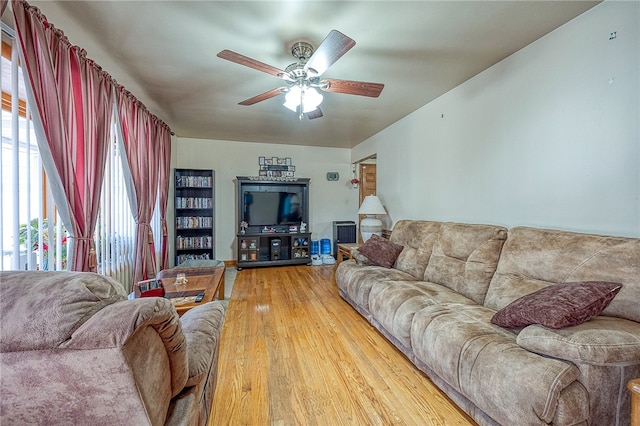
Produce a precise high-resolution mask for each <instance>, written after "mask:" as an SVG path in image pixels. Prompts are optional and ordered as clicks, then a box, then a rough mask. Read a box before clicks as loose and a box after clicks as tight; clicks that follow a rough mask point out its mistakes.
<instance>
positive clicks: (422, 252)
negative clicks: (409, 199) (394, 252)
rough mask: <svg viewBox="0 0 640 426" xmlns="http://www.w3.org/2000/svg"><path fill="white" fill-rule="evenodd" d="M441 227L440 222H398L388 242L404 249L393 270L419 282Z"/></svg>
mask: <svg viewBox="0 0 640 426" xmlns="http://www.w3.org/2000/svg"><path fill="white" fill-rule="evenodd" d="M441 225H442V223H441V222H429V221H422V220H401V221H398V222H397V223H396V224H395V225H394V227H393V232H391V237H389V240H390V241H392V242H394V243H396V244H400V245H401V246H403V247H404V249H403V250H402V252H401V253H400V254H399V255H398V258H397V259H396V264H395V268H396V269H398V270H400V271H403V272H406V273H408V274H411V275H412V276H413V277H414V278H416V279H419V280H421V279H422V277H423V276H424V270H425V269H426V267H427V264H428V263H429V258H430V257H431V252H432V251H433V244H434V243H435V241H436V238H437V237H438V231H439V230H440V226H441Z"/></svg>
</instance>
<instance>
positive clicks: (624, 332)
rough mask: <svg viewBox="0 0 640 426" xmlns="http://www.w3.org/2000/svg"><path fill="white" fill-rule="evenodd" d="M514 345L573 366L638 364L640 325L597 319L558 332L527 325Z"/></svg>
mask: <svg viewBox="0 0 640 426" xmlns="http://www.w3.org/2000/svg"><path fill="white" fill-rule="evenodd" d="M517 343H518V344H519V345H520V346H522V347H523V348H525V349H527V350H529V351H532V352H536V353H539V354H542V355H547V356H551V357H554V358H560V359H564V360H567V361H572V362H574V363H576V364H591V365H602V366H625V365H637V364H640V323H637V322H635V321H630V320H625V319H622V318H614V317H605V316H598V317H595V318H593V319H591V320H590V321H587V322H586V323H583V324H580V325H577V326H574V327H567V328H562V329H557V330H555V329H548V328H545V327H542V326H539V325H530V326H528V327H525V328H524V329H522V330H521V331H520V333H519V334H518V338H517Z"/></svg>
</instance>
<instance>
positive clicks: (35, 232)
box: [19, 219, 67, 270]
mask: <svg viewBox="0 0 640 426" xmlns="http://www.w3.org/2000/svg"><path fill="white" fill-rule="evenodd" d="M49 230H51V231H52V232H53V239H54V241H57V235H56V227H55V224H52V226H51V227H50V226H49V219H42V255H43V258H44V259H45V265H44V266H43V267H42V268H40V269H44V270H46V269H48V267H47V265H48V260H49V245H48V243H49ZM61 233H62V253H61V256H62V265H63V268H64V267H66V264H67V230H66V229H65V227H64V225H63V226H62V232H61ZM28 236H30V238H31V247H30V248H29V247H27V240H28V238H27V237H28ZM39 237H40V229H39V223H38V219H31V221H30V222H29V224H26V223H23V224H22V225H20V229H19V238H20V246H22V247H24V248H25V249H26V250H27V251H29V252H32V251H36V250H39V249H40V247H39Z"/></svg>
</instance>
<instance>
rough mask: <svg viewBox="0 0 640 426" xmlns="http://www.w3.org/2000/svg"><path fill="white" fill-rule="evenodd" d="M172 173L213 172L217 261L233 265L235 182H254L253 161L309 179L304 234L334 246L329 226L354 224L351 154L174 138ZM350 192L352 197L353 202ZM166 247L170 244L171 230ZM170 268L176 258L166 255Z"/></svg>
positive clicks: (172, 254) (234, 256) (171, 189)
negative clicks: (281, 163) (288, 166)
mask: <svg viewBox="0 0 640 426" xmlns="http://www.w3.org/2000/svg"><path fill="white" fill-rule="evenodd" d="M171 151H172V152H171V157H172V160H171V167H172V170H173V169H175V168H194V169H213V170H215V178H216V183H215V190H216V193H215V226H216V231H217V232H216V236H215V240H216V258H218V259H221V260H231V259H236V253H235V236H236V232H237V230H238V222H237V217H236V206H237V200H236V186H235V184H236V183H235V179H236V176H257V175H258V157H261V156H263V157H267V158H269V157H290V158H291V159H292V163H293V165H294V166H296V177H301V178H302V177H304V178H310V179H311V181H310V184H309V193H310V197H309V208H310V211H309V229H310V230H311V232H312V238H313V239H320V238H330V239H332V240H333V227H332V226H333V223H332V222H333V221H334V220H355V212H356V211H357V209H358V205H357V204H358V197H357V190H355V189H351V186H350V184H349V183H348V182H349V180H350V179H351V163H350V150H349V149H339V148H318V147H305V146H290V145H278V144H262V143H250V142H230V141H219V140H204V139H186V138H174V143H173V145H172V150H171ZM327 172H338V173H340V180H339V181H337V182H329V181H327V178H326V174H327ZM173 186H174V183H173V182H172V183H171V188H170V199H169V206H168V209H169V224H172V223H173V221H174V214H173ZM354 192H355V193H356V194H355V196H354ZM169 227H170V232H169V234H170V237H169V238H170V241H173V237H174V234H173V226H171V225H170V226H169ZM170 263H171V264H172V265H173V264H174V263H175V255H174V253H173V252H170Z"/></svg>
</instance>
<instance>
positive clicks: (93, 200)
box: [2, 0, 115, 271]
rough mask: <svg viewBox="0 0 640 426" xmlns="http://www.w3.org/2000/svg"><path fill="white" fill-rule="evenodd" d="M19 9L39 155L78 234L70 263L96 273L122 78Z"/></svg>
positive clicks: (22, 5)
mask: <svg viewBox="0 0 640 426" xmlns="http://www.w3.org/2000/svg"><path fill="white" fill-rule="evenodd" d="M2 6H3V7H4V6H5V4H4V2H3V4H2ZM12 8H13V14H14V19H15V26H16V34H17V38H18V40H19V45H20V51H21V55H22V64H23V70H24V72H25V73H26V74H27V76H26V77H27V78H25V80H26V82H27V86H28V97H29V101H30V102H31V103H32V105H35V109H34V111H33V112H34V123H35V130H36V133H37V136H38V143H39V147H40V153H41V156H42V159H43V164H44V167H45V170H46V171H47V175H48V177H49V181H50V185H51V187H52V192H53V195H54V199H55V202H56V205H57V206H58V209H59V214H60V217H61V218H62V221H63V222H64V224H65V226H66V227H67V229H68V230H69V232H70V234H71V245H70V250H69V252H70V259H71V260H70V262H69V267H70V269H71V270H75V271H92V270H95V266H96V262H95V252H94V251H93V238H92V237H93V234H94V231H95V226H96V220H97V215H98V205H99V201H100V190H101V187H102V180H103V174H104V165H105V159H106V155H107V150H108V146H109V127H110V122H111V113H112V108H113V102H114V86H115V83H114V82H113V80H112V79H111V77H110V76H109V75H108V74H107V73H105V72H103V71H102V70H101V69H100V68H99V67H98V66H97V65H96V64H95V63H94V62H93V61H91V60H89V59H87V58H86V52H85V51H84V50H83V49H81V48H79V47H77V46H72V45H71V44H70V43H69V41H68V40H67V38H66V37H65V36H64V34H63V33H62V31H60V30H57V29H56V28H54V27H53V25H51V24H49V23H48V22H47V20H46V18H45V17H44V16H43V15H42V14H40V12H39V10H38V9H37V8H35V7H32V6H29V5H28V4H27V3H26V2H25V1H23V0H13V1H12Z"/></svg>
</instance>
